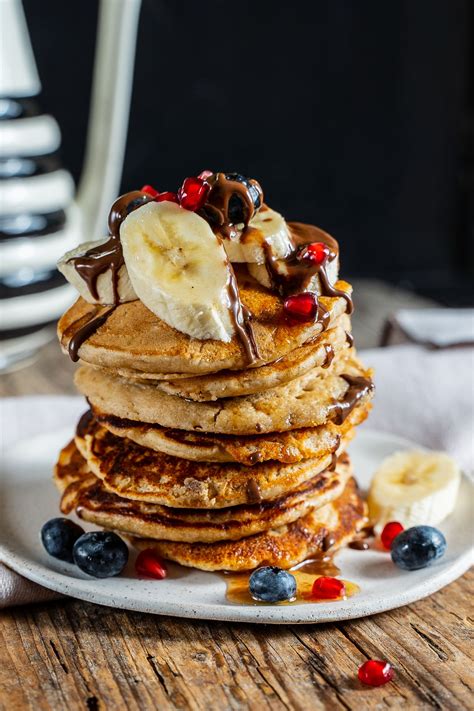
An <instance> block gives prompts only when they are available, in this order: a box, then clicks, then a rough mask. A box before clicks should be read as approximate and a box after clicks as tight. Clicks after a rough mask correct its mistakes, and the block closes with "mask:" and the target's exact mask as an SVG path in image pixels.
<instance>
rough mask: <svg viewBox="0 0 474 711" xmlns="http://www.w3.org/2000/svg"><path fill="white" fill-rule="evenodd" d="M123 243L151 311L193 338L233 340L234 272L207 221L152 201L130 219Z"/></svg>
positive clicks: (135, 283)
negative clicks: (231, 285) (231, 294)
mask: <svg viewBox="0 0 474 711" xmlns="http://www.w3.org/2000/svg"><path fill="white" fill-rule="evenodd" d="M120 238H121V242H122V248H123V254H124V259H125V264H126V266H127V269H128V273H129V276H130V281H131V283H132V286H133V288H134V289H135V292H136V293H137V295H138V297H139V298H140V299H141V301H142V302H143V303H144V304H145V306H147V308H149V309H150V311H153V313H154V314H156V315H157V316H158V317H159V318H161V319H162V320H163V321H165V323H167V324H168V325H169V326H172V327H173V328H175V329H176V330H178V331H181V332H182V333H187V334H188V335H189V336H193V337H194V338H199V339H203V340H204V339H208V338H213V339H217V340H220V341H226V342H228V341H230V340H231V338H232V335H233V333H234V326H233V323H232V320H231V315H230V305H231V304H230V298H229V291H228V285H229V280H230V276H231V272H230V269H231V268H230V266H229V262H228V258H227V255H226V253H225V250H224V247H223V246H222V241H221V240H220V238H218V237H216V235H215V234H214V233H213V232H212V230H211V228H210V227H209V224H208V223H207V222H206V221H205V220H204V219H203V218H202V217H199V215H197V214H196V213H195V212H191V211H189V210H184V209H183V208H181V207H179V206H178V205H176V204H175V203H173V202H159V203H158V202H150V203H147V204H146V205H143V207H140V208H138V209H137V210H134V211H133V212H131V213H130V214H129V215H128V217H127V218H126V219H125V220H124V222H123V223H122V225H121V227H120Z"/></svg>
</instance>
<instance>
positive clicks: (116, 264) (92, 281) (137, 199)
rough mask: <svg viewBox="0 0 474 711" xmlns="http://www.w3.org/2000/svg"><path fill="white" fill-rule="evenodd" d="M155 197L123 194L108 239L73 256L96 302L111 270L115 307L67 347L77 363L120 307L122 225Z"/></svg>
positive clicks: (95, 317)
mask: <svg viewBox="0 0 474 711" xmlns="http://www.w3.org/2000/svg"><path fill="white" fill-rule="evenodd" d="M152 199H153V198H151V197H150V195H147V194H146V193H143V192H141V191H140V190H134V191H132V192H130V193H126V194H125V195H121V196H120V197H119V198H118V199H117V200H116V201H115V202H114V204H113V205H112V207H111V209H110V213H109V220H108V225H109V235H110V236H109V239H108V240H107V241H106V242H104V243H103V244H100V245H98V246H97V247H92V248H91V249H89V250H88V251H87V252H85V254H81V255H79V256H77V257H71V259H70V260H69V262H70V263H71V264H72V265H73V266H74V268H75V270H76V271H77V273H78V274H79V276H80V277H81V278H82V279H83V280H84V281H85V282H86V284H87V288H88V289H89V291H90V293H91V295H92V296H93V298H94V299H97V300H99V291H98V286H97V282H98V279H99V277H100V275H101V274H104V273H105V272H106V271H108V270H110V272H111V275H112V289H113V299H114V300H113V304H112V305H111V308H109V309H107V310H106V311H105V312H101V313H100V314H97V312H96V313H95V314H92V316H91V318H90V319H89V321H87V322H86V323H84V324H83V325H82V326H81V327H80V328H79V329H78V330H77V331H76V332H75V333H74V335H73V337H72V338H71V340H70V341H69V345H68V352H69V355H70V357H71V360H73V361H74V362H75V361H77V360H78V359H79V356H78V352H79V348H80V347H81V346H82V344H83V343H84V341H86V340H87V339H88V338H89V337H90V336H92V334H93V333H95V331H96V330H97V329H98V328H99V327H100V326H102V325H103V324H104V323H105V322H106V320H107V319H108V317H109V316H110V314H111V313H112V311H113V310H114V309H115V307H116V306H117V305H118V304H119V300H120V298H119V293H118V281H119V272H120V269H121V268H122V266H123V265H124V259H123V252H122V244H121V242H120V225H121V224H122V222H123V221H124V220H125V218H126V217H127V215H129V214H130V213H131V212H133V210H136V209H137V208H138V207H141V206H142V205H145V204H146V203H147V202H150V201H151V200H152Z"/></svg>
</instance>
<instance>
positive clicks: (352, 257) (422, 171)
mask: <svg viewBox="0 0 474 711" xmlns="http://www.w3.org/2000/svg"><path fill="white" fill-rule="evenodd" d="M24 7H25V12H26V16H27V21H28V25H29V29H30V33H31V38H32V42H33V48H34V51H35V55H36V60H37V64H38V69H39V73H40V77H41V79H42V83H43V93H42V97H41V98H42V108H43V109H44V110H45V111H48V112H51V113H52V114H53V115H54V116H55V117H56V118H57V119H58V121H59V123H60V125H61V128H62V132H63V149H62V154H63V159H64V163H65V165H66V166H67V167H68V168H69V169H70V170H71V171H72V173H73V175H74V177H75V178H76V179H77V178H78V176H79V174H80V170H81V162H82V157H83V151H84V141H85V132H86V126H87V117H88V109H89V97H90V81H91V75H92V64H93V54H94V43H95V30H96V22H97V9H98V2H96V1H95V0H82V1H81V2H80V3H72V2H69V3H68V2H64V0H42V1H41V2H38V0H24ZM472 20H473V4H472V3H471V2H470V1H469V0H393V1H388V0H387V1H384V2H380V0H365V1H364V2H358V1H357V0H313V2H302V1H301V0H293V1H292V2H279V1H277V0H273V1H269V0H258V1H257V0H253V1H249V0H240V1H239V2H235V3H234V2H231V1H230V0H227V1H225V0H220V1H217V0H209V1H208V2H206V1H205V0H202V1H201V2H191V1H189V0H143V7H142V12H141V19H140V29H139V36H138V50H137V62H136V68H135V84H134V92H133V100H132V112H131V117H130V128H129V137H128V144H127V152H126V159H125V165H124V174H123V180H122V191H125V190H128V189H132V188H136V187H140V186H141V185H142V184H143V183H151V184H153V185H155V186H156V187H158V188H159V189H161V190H166V189H171V190H174V189H176V188H177V187H178V186H179V184H180V183H181V181H182V179H183V177H185V176H186V175H193V174H196V173H197V172H199V171H200V170H202V169H203V168H210V169H214V170H229V171H238V172H241V173H244V174H247V175H248V176H251V177H256V178H257V179H258V180H259V181H260V182H261V183H262V185H263V188H264V191H265V194H266V198H267V201H268V202H269V204H270V205H271V206H272V207H275V208H276V209H277V210H279V211H281V212H283V214H284V215H285V216H286V217H288V218H291V219H298V220H301V221H308V222H314V223H316V224H318V225H320V226H321V227H323V228H324V229H326V230H328V231H329V232H331V233H332V234H333V235H334V236H335V237H336V238H337V239H338V240H339V241H340V242H341V244H342V257H343V274H344V276H348V277H353V276H359V277H361V276H362V277H366V276H370V277H376V278H382V279H386V280H390V281H392V282H394V283H398V284H401V285H403V286H406V287H412V288H414V289H415V290H417V291H419V292H420V293H424V294H427V295H430V296H433V297H435V298H437V299H439V300H440V301H442V302H443V303H446V304H449V305H455V304H461V305H464V304H468V303H470V302H471V301H472V300H473V299H472V286H471V285H472V277H473V276H474V246H473V243H474V226H473V219H474V205H473V202H474V197H473V196H474V128H473V115H474V106H473V105H474V99H473V95H474V89H473V84H474V80H473V63H474V62H473V58H474V55H473V47H472V45H473V31H472Z"/></svg>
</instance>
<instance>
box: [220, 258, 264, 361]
mask: <svg viewBox="0 0 474 711" xmlns="http://www.w3.org/2000/svg"><path fill="white" fill-rule="evenodd" d="M228 267H229V282H228V284H227V293H228V295H229V302H230V315H231V317H232V321H233V323H234V328H235V331H236V333H237V337H238V339H239V341H240V342H241V344H242V346H243V347H244V350H245V354H246V357H247V361H248V363H249V365H251V364H252V363H256V362H257V361H258V360H259V359H260V353H259V351H258V346H257V342H256V340H255V334H254V332H253V328H252V324H251V313H250V311H249V310H248V308H247V307H246V306H245V304H243V303H242V301H241V299H240V293H239V286H238V284H237V278H236V276H235V272H234V269H233V267H232V264H231V263H230V262H228Z"/></svg>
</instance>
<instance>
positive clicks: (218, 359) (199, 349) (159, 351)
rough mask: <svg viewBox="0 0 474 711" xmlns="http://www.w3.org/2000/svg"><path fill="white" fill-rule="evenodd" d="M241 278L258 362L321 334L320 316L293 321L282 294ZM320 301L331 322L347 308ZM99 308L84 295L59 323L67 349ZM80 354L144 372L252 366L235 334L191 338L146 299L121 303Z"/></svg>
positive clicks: (89, 359) (324, 299) (339, 299)
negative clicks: (224, 337) (220, 338)
mask: <svg viewBox="0 0 474 711" xmlns="http://www.w3.org/2000/svg"><path fill="white" fill-rule="evenodd" d="M238 278H239V289H240V296H241V300H242V302H243V304H244V305H245V306H246V307H247V308H248V309H249V311H250V313H251V314H252V326H253V330H254V334H255V340H256V343H257V346H258V350H259V353H260V356H261V361H259V363H258V364H257V365H262V364H263V363H270V362H272V361H275V360H277V359H278V358H281V357H282V356H285V355H286V354H287V353H290V352H291V351H292V350H294V349H295V348H298V347H299V346H301V345H302V344H303V343H306V342H307V341H308V340H310V339H312V338H315V337H317V336H318V335H320V334H321V332H322V330H323V326H322V324H321V322H319V321H315V322H311V323H308V324H295V325H293V324H289V323H288V322H287V321H286V320H285V317H284V312H283V299H282V298H281V297H280V296H279V295H277V294H274V293H272V292H270V291H269V290H268V289H265V288H264V287H263V286H260V285H259V284H257V282H256V281H254V280H253V279H252V278H251V277H249V276H247V275H245V274H243V273H242V274H239V277H238ZM336 286H337V288H339V289H342V290H343V291H346V292H347V293H349V294H350V293H351V291H352V287H351V286H350V285H349V284H347V283H346V282H343V281H339V282H338V283H337V284H336ZM319 302H320V304H321V305H322V306H323V307H324V308H325V309H327V310H328V311H329V312H330V322H329V327H332V326H333V325H334V323H335V322H336V320H337V318H338V317H339V316H341V314H343V313H345V311H346V301H345V299H344V298H342V297H337V298H332V297H320V298H319ZM98 312H100V311H99V309H98V307H97V305H95V304H89V303H87V302H86V301H84V299H82V298H80V299H78V301H76V303H75V304H74V305H73V306H71V308H70V309H68V311H66V313H65V314H64V315H63V316H62V317H61V319H60V320H59V323H58V336H59V340H60V342H61V346H62V348H63V350H64V351H67V346H68V344H69V341H70V339H71V338H72V336H73V335H74V334H75V333H76V332H77V330H78V328H79V327H80V326H83V325H84V324H85V323H86V322H87V321H88V320H89V319H90V318H92V316H93V315H94V314H96V313H98ZM79 356H80V358H81V360H82V361H84V362H85V363H88V364H90V365H96V366H101V367H104V368H113V369H119V368H127V369H133V370H134V371H142V372H145V373H194V374H204V373H213V372H216V371H219V370H224V369H229V370H241V369H244V368H247V367H248V361H247V357H246V354H245V351H244V349H243V347H242V345H241V343H240V341H239V340H238V339H237V337H235V336H234V338H233V339H232V340H231V342H230V343H224V342H223V341H215V340H205V341H202V340H199V339H196V338H191V337H190V336H187V335H186V334H184V333H181V332H179V331H177V330H175V329H174V328H171V326H168V325H167V324H166V323H164V322H163V321H161V320H160V319H159V318H158V317H157V316H155V314H153V313H152V312H151V311H149V310H148V309H147V308H146V306H145V305H144V304H143V303H142V302H141V301H131V302H128V303H125V304H120V305H119V306H117V308H116V309H115V310H114V311H113V313H112V314H111V315H110V316H109V317H108V319H107V321H106V322H105V323H104V324H103V325H102V326H100V328H98V329H97V330H96V331H95V333H93V334H92V335H91V336H90V337H89V338H88V339H87V340H85V341H84V343H83V344H82V345H81V347H80V349H79Z"/></svg>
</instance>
